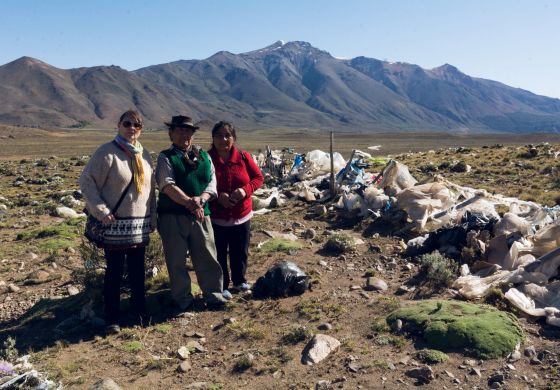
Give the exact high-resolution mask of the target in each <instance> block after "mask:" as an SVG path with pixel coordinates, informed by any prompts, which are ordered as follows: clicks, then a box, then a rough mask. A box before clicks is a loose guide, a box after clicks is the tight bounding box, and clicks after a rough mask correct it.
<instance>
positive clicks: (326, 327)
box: [317, 322, 332, 330]
mask: <svg viewBox="0 0 560 390" xmlns="http://www.w3.org/2000/svg"><path fill="white" fill-rule="evenodd" d="M317 329H319V330H331V329H332V325H331V324H329V323H328V322H325V323H322V324H320V325H319V326H317Z"/></svg>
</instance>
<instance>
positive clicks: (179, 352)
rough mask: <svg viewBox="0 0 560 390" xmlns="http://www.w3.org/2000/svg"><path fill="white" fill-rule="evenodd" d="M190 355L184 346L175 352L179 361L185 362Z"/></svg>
mask: <svg viewBox="0 0 560 390" xmlns="http://www.w3.org/2000/svg"><path fill="white" fill-rule="evenodd" d="M190 354H191V353H190V352H189V349H188V348H187V347H185V346H184V345H183V346H182V347H180V348H179V349H178V350H177V356H179V358H180V359H181V360H187V359H188V358H189V355H190Z"/></svg>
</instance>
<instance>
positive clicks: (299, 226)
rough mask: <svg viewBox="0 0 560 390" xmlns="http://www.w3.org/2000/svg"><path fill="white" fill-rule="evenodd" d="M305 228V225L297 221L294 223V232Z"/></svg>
mask: <svg viewBox="0 0 560 390" xmlns="http://www.w3.org/2000/svg"><path fill="white" fill-rule="evenodd" d="M304 228H305V225H304V224H303V223H301V222H297V221H296V222H292V230H295V229H304Z"/></svg>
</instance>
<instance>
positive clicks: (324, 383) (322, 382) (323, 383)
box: [315, 379, 332, 390]
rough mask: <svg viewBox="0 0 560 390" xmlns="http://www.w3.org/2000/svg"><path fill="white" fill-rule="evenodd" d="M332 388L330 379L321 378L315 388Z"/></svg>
mask: <svg viewBox="0 0 560 390" xmlns="http://www.w3.org/2000/svg"><path fill="white" fill-rule="evenodd" d="M330 389H332V386H331V382H330V381H328V380H325V379H323V380H320V381H318V382H317V383H315V390H330Z"/></svg>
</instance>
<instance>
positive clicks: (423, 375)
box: [405, 366, 434, 383]
mask: <svg viewBox="0 0 560 390" xmlns="http://www.w3.org/2000/svg"><path fill="white" fill-rule="evenodd" d="M405 374H406V376H408V377H410V378H414V379H418V380H419V381H420V382H424V383H427V382H430V381H431V380H433V379H434V372H433V371H432V369H431V368H430V367H429V366H423V367H415V368H411V369H410V370H408V371H406V372H405Z"/></svg>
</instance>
